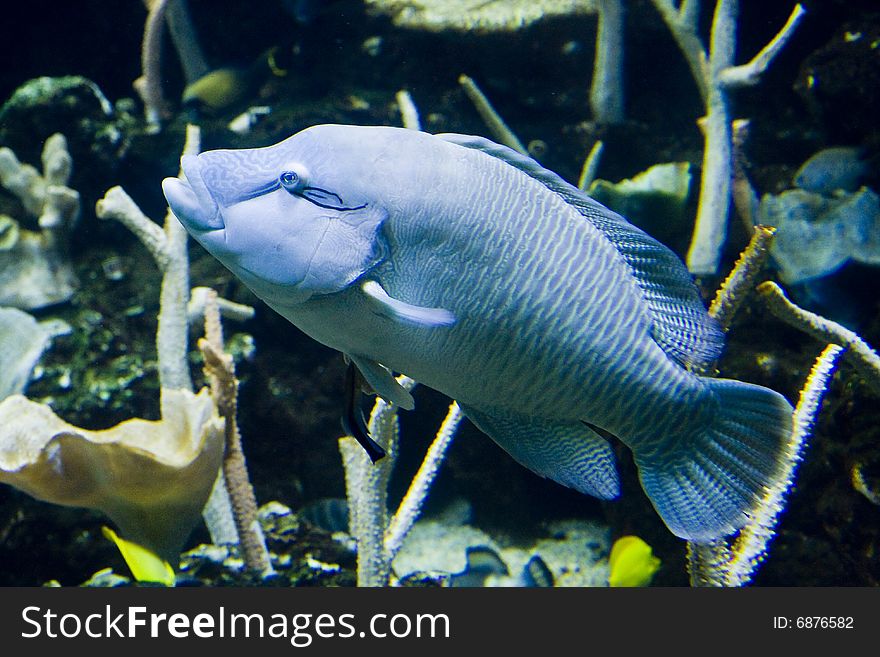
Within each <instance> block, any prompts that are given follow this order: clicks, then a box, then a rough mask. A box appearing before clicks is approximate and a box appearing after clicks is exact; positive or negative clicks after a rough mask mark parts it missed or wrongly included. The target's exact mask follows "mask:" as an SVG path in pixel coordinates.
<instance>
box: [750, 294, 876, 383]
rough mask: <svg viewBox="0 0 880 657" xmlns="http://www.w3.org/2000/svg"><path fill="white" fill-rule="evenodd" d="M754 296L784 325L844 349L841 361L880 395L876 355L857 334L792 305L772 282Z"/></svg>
mask: <svg viewBox="0 0 880 657" xmlns="http://www.w3.org/2000/svg"><path fill="white" fill-rule="evenodd" d="M758 294H759V295H760V297H761V299H762V300H763V301H764V303H765V304H767V308H768V309H769V310H770V312H772V313H773V314H774V315H775V316H776V317H778V318H779V319H781V320H782V321H783V322H785V323H786V324H789V325H791V326H794V327H795V328H798V329H800V330H801V331H804V332H805V333H808V334H809V335H812V336H813V337H814V338H816V339H817V340H821V341H822V342H830V343H833V344H839V345H841V346H842V347H845V348H846V353H845V354H844V358H845V359H846V361H847V362H848V363H849V364H850V365H852V367H853V368H854V369H855V370H856V371H857V372H858V373H859V374H860V375H861V376H862V377H864V379H865V383H867V384H868V385H869V386H871V388H873V389H874V391H875V392H876V393H878V394H880V356H878V355H877V352H876V351H874V350H873V349H871V347H870V346H868V343H867V342H865V341H864V340H862V338H860V337H859V335H858V334H857V333H855V332H854V331H850V330H849V329H848V328H846V327H844V326H841V325H840V324H838V323H837V322H833V321H831V320H830V319H826V318H825V317H821V316H819V315H817V314H815V313H811V312H810V311H809V310H804V309H803V308H800V307H798V306H796V305H795V304H793V303H792V302H791V301H789V300H788V298H787V297H786V296H785V292H783V291H782V288H780V287H779V286H778V285H777V284H776V283H774V282H772V281H765V282H764V283H761V284H760V285H759V286H758Z"/></svg>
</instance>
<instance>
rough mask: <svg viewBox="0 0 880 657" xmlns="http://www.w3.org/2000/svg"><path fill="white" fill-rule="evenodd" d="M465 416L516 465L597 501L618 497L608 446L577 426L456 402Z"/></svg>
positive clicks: (615, 471)
mask: <svg viewBox="0 0 880 657" xmlns="http://www.w3.org/2000/svg"><path fill="white" fill-rule="evenodd" d="M461 408H462V410H463V411H464V413H465V415H467V417H468V418H469V419H470V420H471V421H472V422H473V423H474V424H475V425H476V426H477V428H479V429H480V430H481V431H482V432H483V433H485V434H487V435H488V436H489V437H490V438H491V439H492V440H494V441H495V442H496V443H498V444H499V445H500V446H501V447H502V448H504V450H505V451H506V452H507V453H508V454H510V455H511V456H512V457H513V458H514V459H516V460H517V461H518V462H519V463H521V464H522V465H524V466H525V467H527V468H528V469H529V470H531V471H532V472H535V473H537V474H539V475H541V476H542V477H547V478H548V479H552V480H553V481H555V482H557V483H560V484H562V485H563V486H568V487H569V488H574V489H575V490H577V491H579V492H581V493H586V494H587V495H592V496H594V497H598V498H601V499H606V500H608V499H612V498H614V497H617V496H618V495H619V494H620V480H619V478H618V475H617V468H616V467H615V463H614V452H613V450H612V449H611V445H610V444H609V443H608V441H606V440H605V439H604V438H602V437H601V436H600V435H599V434H597V433H596V432H595V431H593V430H592V429H590V428H589V427H587V426H586V425H584V424H583V423H582V422H570V423H569V422H566V423H552V422H549V421H547V420H542V419H540V418H529V417H524V416H517V415H513V414H505V415H501V414H498V413H493V414H490V413H485V412H483V411H480V410H478V409H475V408H472V407H470V406H466V405H464V404H462V406H461Z"/></svg>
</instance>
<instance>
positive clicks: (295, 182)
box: [278, 162, 308, 194]
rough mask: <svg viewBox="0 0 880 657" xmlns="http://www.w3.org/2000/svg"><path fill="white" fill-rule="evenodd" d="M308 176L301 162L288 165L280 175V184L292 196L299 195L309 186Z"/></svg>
mask: <svg viewBox="0 0 880 657" xmlns="http://www.w3.org/2000/svg"><path fill="white" fill-rule="evenodd" d="M307 180H308V174H307V172H306V169H305V167H304V166H303V165H301V164H300V163H299V162H290V163H288V164H287V165H286V166H285V167H284V168H283V169H282V170H281V173H280V174H279V175H278V184H279V185H280V186H281V188H282V189H284V190H285V191H287V192H289V193H290V194H299V192H301V191H302V189H303V188H304V187H306V186H307V185H308V182H307Z"/></svg>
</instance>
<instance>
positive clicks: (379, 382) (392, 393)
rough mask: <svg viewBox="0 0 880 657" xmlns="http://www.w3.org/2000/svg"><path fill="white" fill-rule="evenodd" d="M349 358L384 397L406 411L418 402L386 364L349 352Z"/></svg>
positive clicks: (377, 392) (373, 387)
mask: <svg viewBox="0 0 880 657" xmlns="http://www.w3.org/2000/svg"><path fill="white" fill-rule="evenodd" d="M349 358H351V362H353V363H354V364H355V365H357V368H358V369H359V370H360V372H361V374H362V375H363V377H364V379H365V380H366V382H367V383H369V384H370V387H371V388H372V389H373V390H375V391H376V394H377V395H379V396H380V397H381V398H382V399H384V400H385V401H387V402H390V403H392V404H397V405H398V406H400V408H402V409H404V410H406V411H411V410H412V409H413V408H415V406H416V403H415V401H414V400H413V398H412V395H411V394H409V392H408V391H407V390H406V388H404V387H403V386H402V385H400V384H399V383H398V382H397V381H396V380H395V379H394V377H393V376H392V375H391V372H389V371H388V369H387V368H386V367H385V366H383V365H380V364H379V363H377V362H376V361H374V360H370V359H368V358H363V357H361V356H352V355H350V354H349Z"/></svg>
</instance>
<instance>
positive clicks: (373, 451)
mask: <svg viewBox="0 0 880 657" xmlns="http://www.w3.org/2000/svg"><path fill="white" fill-rule="evenodd" d="M360 400H361V386H360V383H359V382H358V373H357V368H356V367H355V366H354V363H353V362H349V363H348V368H347V369H346V370H345V412H344V413H343V415H342V429H343V431H345V433H347V434H348V435H349V436H351V437H352V438H354V439H355V440H357V441H358V443H360V446H361V447H363V448H364V451H365V452H366V453H367V456H369V457H370V461H372V462H373V463H375V462H376V461H378V460H379V459H381V458H382V457H383V456H385V450H384V449H383V448H382V446H381V445H380V444H379V443H377V442H376V441H375V440H373V439H372V438H371V437H370V430H369V429H368V428H367V422H366V420H365V419H364V413H363V411H362V410H361V405H360Z"/></svg>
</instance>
